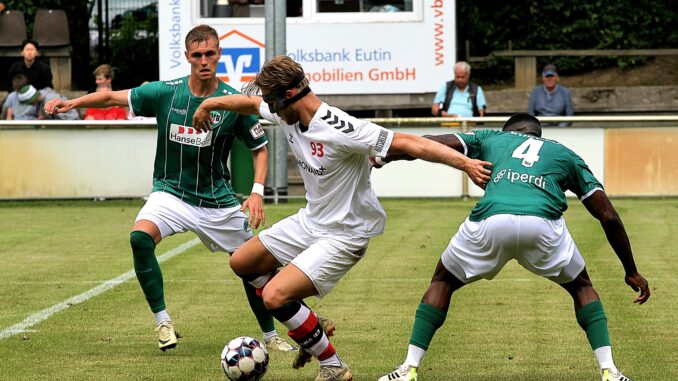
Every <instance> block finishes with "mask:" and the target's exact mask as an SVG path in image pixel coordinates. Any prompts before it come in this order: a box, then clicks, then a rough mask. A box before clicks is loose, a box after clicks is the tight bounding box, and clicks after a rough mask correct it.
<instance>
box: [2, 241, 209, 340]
mask: <svg viewBox="0 0 678 381" xmlns="http://www.w3.org/2000/svg"><path fill="white" fill-rule="evenodd" d="M199 243H200V239H198V238H195V239H193V240H191V241H188V242H186V243H183V244H181V245H179V246H177V247H175V248H173V249H171V250H169V251H168V252H166V253H164V254H162V255H160V256H158V262H160V263H162V262H164V261H166V260H168V259H170V258H172V257H174V256H176V255H179V254H181V253H183V252H185V251H187V250H188V249H190V248H192V247H193V246H195V245H197V244H199ZM134 277H135V274H134V270H130V271H128V272H126V273H124V274H122V275H119V276H117V277H115V278H113V279H109V280H107V281H104V282H103V283H101V284H99V285H98V286H96V287H94V288H91V289H89V290H87V291H85V292H83V293H82V294H80V295H76V296H74V297H72V298H69V299H66V300H64V301H63V302H61V303H58V304H55V305H53V306H51V307H48V308H45V309H44V310H42V311H38V312H36V313H34V314H33V315H30V316H29V317H27V318H26V319H24V320H23V321H22V322H21V323H18V324H14V325H13V326H11V327H7V328H5V329H3V330H2V331H0V340H2V339H6V338H8V337H10V336H13V335H16V334H18V333H22V332H26V331H27V330H28V329H29V328H31V327H32V326H34V325H36V324H38V323H40V322H42V321H44V320H47V319H48V318H49V317H50V316H52V315H54V314H55V313H57V312H61V311H63V310H65V309H66V308H68V307H70V306H73V305H76V304H80V303H82V302H84V301H86V300H88V299H91V298H93V297H95V296H97V295H99V294H102V293H104V292H106V291H108V290H110V289H112V288H113V287H116V286H118V285H119V284H121V283H124V282H126V281H128V280H130V279H132V278H134Z"/></svg>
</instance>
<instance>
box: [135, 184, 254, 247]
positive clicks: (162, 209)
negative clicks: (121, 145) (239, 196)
mask: <svg viewBox="0 0 678 381" xmlns="http://www.w3.org/2000/svg"><path fill="white" fill-rule="evenodd" d="M139 220H149V221H151V222H153V223H154V224H156V225H157V226H158V228H159V229H160V235H161V236H162V238H165V237H167V236H171V235H173V234H175V233H184V232H186V231H192V232H194V233H195V234H196V235H197V236H198V238H200V240H201V241H202V243H203V244H204V245H205V246H206V247H207V248H208V249H209V250H210V251H212V252H217V251H226V252H229V253H232V252H233V251H235V249H237V248H239V247H240V246H241V245H242V244H243V243H245V241H247V240H248V239H250V238H252V229H250V226H249V224H248V222H247V216H246V215H245V214H244V213H243V212H241V211H240V206H239V205H238V206H234V207H232V208H224V209H218V208H201V207H197V206H193V205H190V204H187V203H185V202H183V201H181V200H180V199H179V198H177V197H175V196H173V195H171V194H169V193H165V192H153V193H151V195H150V196H148V201H146V204H145V205H144V207H143V208H141V210H140V211H139V214H137V218H136V221H139Z"/></svg>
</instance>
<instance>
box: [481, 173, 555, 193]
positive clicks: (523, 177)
mask: <svg viewBox="0 0 678 381" xmlns="http://www.w3.org/2000/svg"><path fill="white" fill-rule="evenodd" d="M502 179H506V180H508V181H510V182H511V183H515V182H521V183H525V184H533V185H536V186H538V187H539V188H541V189H545V188H546V178H545V177H544V176H535V175H530V174H527V173H519V172H515V171H513V170H511V169H502V170H501V171H499V172H498V173H497V174H496V175H495V176H494V179H492V181H493V182H494V183H495V184H496V183H498V182H499V181H501V180H502Z"/></svg>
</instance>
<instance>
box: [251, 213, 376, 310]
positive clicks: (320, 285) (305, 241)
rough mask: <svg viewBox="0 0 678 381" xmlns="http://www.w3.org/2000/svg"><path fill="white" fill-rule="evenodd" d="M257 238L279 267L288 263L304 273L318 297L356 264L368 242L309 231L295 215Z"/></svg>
mask: <svg viewBox="0 0 678 381" xmlns="http://www.w3.org/2000/svg"><path fill="white" fill-rule="evenodd" d="M258 237H259V239H260V240H261V243H263V244H264V246H265V247H266V249H268V251H270V252H271V254H273V256H274V257H275V258H276V259H277V260H278V262H280V263H281V264H282V265H283V266H285V265H288V264H290V263H292V264H293V265H294V266H295V267H297V268H298V269H299V270H301V271H302V272H303V273H304V274H306V276H307V277H308V278H309V279H310V280H311V282H312V283H313V285H314V286H315V288H316V290H318V297H319V298H322V297H324V296H325V295H327V293H329V292H330V291H331V290H332V289H333V288H334V286H335V285H336V284H337V282H339V279H341V277H343V276H344V274H346V273H347V272H348V270H350V269H351V268H352V267H353V265H355V264H356V263H358V261H359V260H360V259H361V258H362V257H363V256H364V255H365V251H366V250H367V244H368V243H369V239H367V238H354V237H347V236H342V235H329V234H325V235H322V234H317V233H312V232H310V231H309V230H308V229H306V228H305V227H304V226H303V224H302V223H301V222H300V221H299V216H298V214H295V215H292V216H289V217H287V218H285V219H284V220H282V221H280V222H277V223H275V224H274V225H273V226H271V227H270V228H268V229H266V230H263V231H262V232H260V233H259V235H258Z"/></svg>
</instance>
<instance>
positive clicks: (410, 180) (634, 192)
mask: <svg viewBox="0 0 678 381" xmlns="http://www.w3.org/2000/svg"><path fill="white" fill-rule="evenodd" d="M539 119H540V120H541V121H542V122H544V123H548V122H570V123H571V127H565V128H561V127H546V128H545V129H544V137H546V138H549V139H554V140H557V141H559V142H561V143H563V144H564V145H566V146H567V147H569V148H571V149H572V150H573V151H575V152H577V153H578V154H579V155H580V156H582V158H584V160H585V161H586V162H587V163H588V165H589V167H590V168H591V170H592V171H593V173H594V174H595V175H596V177H598V178H599V180H601V181H603V183H604V184H605V186H606V190H607V191H608V193H609V194H610V195H612V196H678V165H676V163H678V115H653V116H572V117H542V118H539ZM369 120H370V121H372V122H374V123H377V124H381V125H383V126H385V127H387V128H391V129H395V130H398V131H401V132H408V133H415V134H448V133H455V132H465V131H469V130H472V129H475V128H501V126H502V125H503V123H504V122H505V121H506V120H507V117H484V118H459V119H455V118H433V117H431V118H389V119H383V118H380V119H369ZM266 128H267V129H269V131H270V129H273V128H275V127H274V126H273V125H270V123H267V126H266ZM155 130H156V128H155V122H154V121H152V120H140V121H85V120H79V121H54V120H50V121H45V120H41V121H0V199H36V198H132V197H143V196H145V195H147V193H148V192H149V190H150V180H151V178H152V169H153V157H154V153H155V142H156V131H155ZM269 157H271V158H272V155H269ZM269 165H270V166H274V165H275V163H274V162H270V163H269ZM269 172H270V171H269ZM287 173H288V178H298V177H299V172H298V168H297V167H296V166H291V167H290V168H288V172H287ZM372 184H373V187H374V189H375V191H376V192H377V194H378V195H380V196H385V197H389V196H393V197H412V196H415V197H416V196H418V197H467V196H480V195H482V191H481V190H480V189H478V188H476V187H475V186H474V185H472V184H471V183H470V182H469V181H468V180H467V179H466V178H465V177H464V176H463V175H462V174H461V172H458V171H451V170H450V169H449V168H447V167H445V166H440V165H431V164H429V163H425V162H422V161H413V162H402V163H394V164H389V165H387V166H386V167H384V168H382V169H379V170H375V171H373V174H372ZM297 188H298V189H297V192H296V193H295V192H292V191H291V190H290V194H289V196H287V197H285V196H281V198H294V197H303V188H302V187H301V184H299V186H298V187H297Z"/></svg>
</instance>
